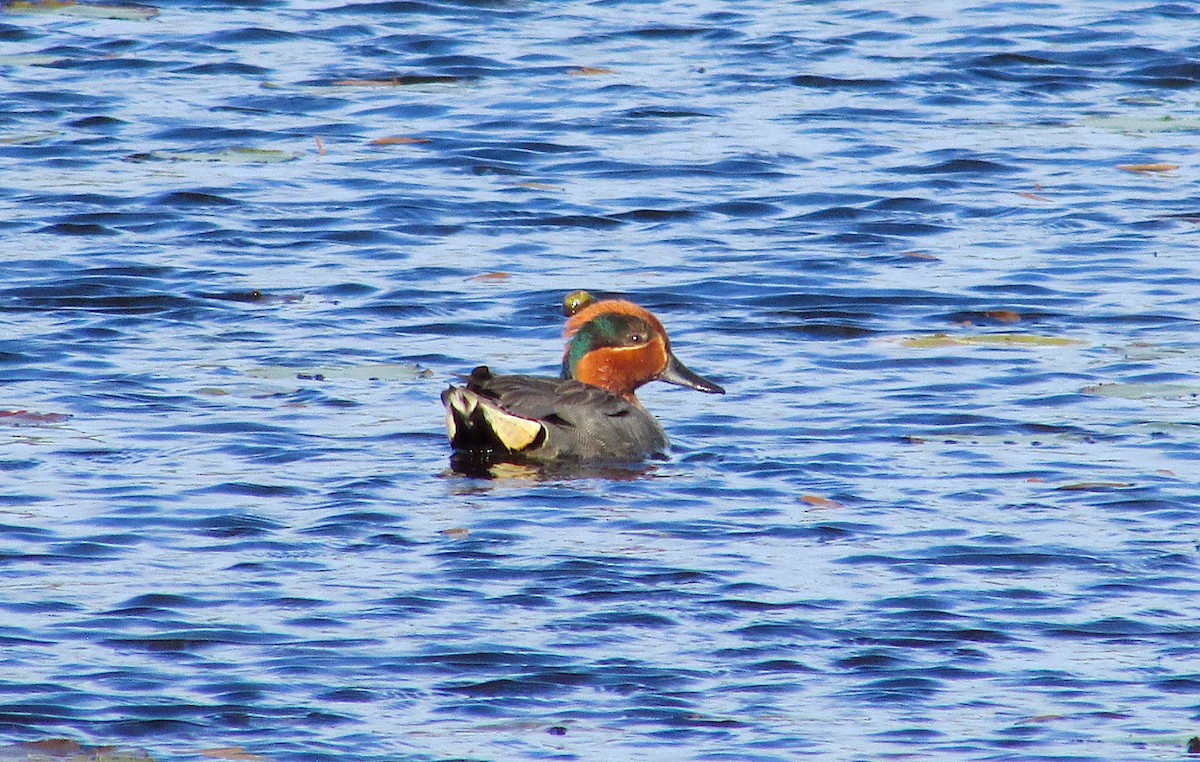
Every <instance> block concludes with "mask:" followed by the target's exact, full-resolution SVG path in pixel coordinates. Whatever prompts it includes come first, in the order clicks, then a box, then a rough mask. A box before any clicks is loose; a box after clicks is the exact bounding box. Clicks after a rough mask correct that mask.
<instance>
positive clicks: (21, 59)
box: [0, 53, 62, 66]
mask: <svg viewBox="0 0 1200 762" xmlns="http://www.w3.org/2000/svg"><path fill="white" fill-rule="evenodd" d="M61 60H62V56H56V55H51V54H48V53H17V54H16V55H11V56H0V66H45V65H47V64H52V63H54V62H55V61H61Z"/></svg>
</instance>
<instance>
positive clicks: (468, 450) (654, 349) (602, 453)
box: [442, 291, 725, 463]
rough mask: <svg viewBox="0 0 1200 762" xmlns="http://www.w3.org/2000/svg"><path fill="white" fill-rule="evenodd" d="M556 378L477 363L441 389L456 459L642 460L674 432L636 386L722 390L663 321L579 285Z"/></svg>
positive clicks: (568, 301)
mask: <svg viewBox="0 0 1200 762" xmlns="http://www.w3.org/2000/svg"><path fill="white" fill-rule="evenodd" d="M563 313H564V314H565V315H566V316H567V317H568V320H567V323H566V327H565V328H564V330H563V338H564V339H565V340H566V346H565V348H564V350H563V357H562V374H561V376H559V377H558V378H554V377H550V376H531V375H500V374H495V373H492V371H491V369H489V368H488V367H487V366H486V365H480V366H479V367H477V368H475V369H474V370H472V371H471V373H470V375H469V376H466V377H465V378H464V380H465V382H466V383H465V385H463V386H454V385H451V386H450V387H449V388H448V389H446V390H445V391H443V392H442V404H443V405H444V406H445V408H446V434H447V436H448V437H449V440H450V446H451V448H452V449H453V451H454V454H455V456H456V457H460V458H461V457H469V458H475V459H483V460H487V461H507V462H532V463H555V462H610V463H618V462H637V461H642V460H645V459H646V458H649V457H660V456H665V455H666V453H667V452H668V449H669V446H670V442H669V440H668V439H667V434H666V432H665V431H664V430H663V428H662V426H661V425H660V424H659V422H658V420H657V419H655V417H654V416H653V415H651V414H650V412H649V411H647V410H646V408H644V407H643V406H642V403H641V402H640V401H639V400H638V398H637V396H636V395H635V392H636V391H637V390H638V389H639V388H640V387H642V386H643V385H645V384H648V383H650V382H651V381H663V382H666V383H668V384H674V385H677V386H682V387H686V388H688V389H694V390H696V391H700V392H705V393H707V394H724V393H725V390H724V389H723V388H722V387H721V386H719V385H717V384H716V383H714V382H712V381H709V380H708V379H706V378H704V377H702V376H699V375H697V374H696V373H694V372H692V371H691V370H689V369H688V367H687V366H686V365H684V364H683V363H682V362H681V361H680V360H679V358H677V357H676V356H675V354H674V352H672V351H671V341H670V339H669V338H668V337H667V332H666V329H665V328H663V325H662V323H661V322H660V321H659V319H658V318H656V317H655V316H654V315H653V314H651V313H650V311H649V310H647V309H645V308H643V307H640V306H638V305H637V304H634V303H633V302H630V301H627V300H624V299H595V298H593V297H592V296H591V295H590V294H589V293H587V292H586V291H573V292H571V293H570V294H567V296H566V297H565V298H564V299H563Z"/></svg>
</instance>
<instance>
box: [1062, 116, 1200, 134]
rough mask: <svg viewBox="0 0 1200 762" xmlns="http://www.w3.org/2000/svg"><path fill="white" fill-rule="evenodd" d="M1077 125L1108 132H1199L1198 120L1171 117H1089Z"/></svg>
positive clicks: (1199, 122) (1199, 121) (1199, 120)
mask: <svg viewBox="0 0 1200 762" xmlns="http://www.w3.org/2000/svg"><path fill="white" fill-rule="evenodd" d="M1078 124H1079V126H1080V127H1090V128H1092V129H1095V130H1108V131H1110V132H1200V119H1178V118H1176V117H1173V116H1157V117H1152V116H1089V117H1084V118H1083V119H1080V120H1079V122H1078Z"/></svg>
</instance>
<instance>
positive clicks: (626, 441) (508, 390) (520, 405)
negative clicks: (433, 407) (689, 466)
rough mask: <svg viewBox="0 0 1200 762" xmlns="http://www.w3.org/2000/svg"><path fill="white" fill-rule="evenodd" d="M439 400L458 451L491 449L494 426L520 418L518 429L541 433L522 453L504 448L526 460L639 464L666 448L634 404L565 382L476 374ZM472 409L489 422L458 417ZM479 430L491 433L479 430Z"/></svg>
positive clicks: (494, 440)
mask: <svg viewBox="0 0 1200 762" xmlns="http://www.w3.org/2000/svg"><path fill="white" fill-rule="evenodd" d="M443 401H445V402H446V406H447V411H448V413H449V414H450V415H451V416H455V410H458V411H459V413H460V414H459V415H458V416H457V417H456V418H454V421H453V422H452V424H451V431H452V433H451V442H452V444H453V445H454V447H455V449H459V450H470V449H495V447H496V445H497V444H498V442H497V436H496V431H495V429H496V428H497V427H496V425H495V424H496V422H497V419H498V418H499V417H501V416H503V415H504V414H507V415H509V416H515V417H516V418H518V419H521V421H519V422H517V424H516V425H518V426H524V425H525V424H524V423H523V422H536V424H537V425H539V426H540V427H541V429H540V431H536V432H534V429H533V428H532V427H529V429H528V430H529V431H531V432H534V433H533V434H532V435H531V436H530V437H529V439H530V441H529V443H528V445H527V446H525V447H523V448H522V449H514V448H511V447H510V448H507V449H509V450H510V451H513V452H519V453H520V454H521V455H523V456H525V457H529V458H532V459H534V460H611V461H627V460H640V459H641V458H644V457H646V456H648V455H656V454H660V453H665V452H666V451H667V447H668V442H667V435H666V433H665V432H664V431H663V429H662V427H661V426H660V425H659V423H658V421H656V420H655V419H654V416H652V415H650V414H649V413H648V412H646V410H645V409H644V408H642V407H641V405H638V404H637V403H635V402H630V401H629V400H626V399H625V398H623V397H619V396H617V395H614V394H610V393H609V392H606V391H604V390H603V389H598V388H596V387H594V386H588V385H587V384H582V383H580V382H578V381H575V380H572V379H558V378H547V377H543V376H523V375H513V376H494V375H492V374H491V373H490V372H489V371H488V370H487V369H486V368H477V369H476V370H475V371H474V372H473V373H472V374H471V377H470V380H469V382H468V384H467V386H466V388H461V387H451V388H450V389H449V390H447V392H446V393H445V394H444V395H443ZM479 405H482V406H484V407H486V408H489V410H488V412H489V413H490V414H491V415H490V416H484V415H478V416H471V415H466V414H463V411H465V410H467V409H468V408H470V411H473V410H474V409H475V408H474V407H473V406H479ZM485 419H489V420H485ZM481 424H482V425H484V426H486V427H487V428H489V429H491V430H490V431H481V430H479V429H480V426H481ZM503 441H505V440H504V438H503V437H501V438H500V442H503Z"/></svg>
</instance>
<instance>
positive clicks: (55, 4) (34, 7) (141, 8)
mask: <svg viewBox="0 0 1200 762" xmlns="http://www.w3.org/2000/svg"><path fill="white" fill-rule="evenodd" d="M0 9H2V10H3V11H4V12H5V13H56V14H59V15H62V16H79V17H82V18H90V19H121V20H124V21H149V20H150V19H152V18H155V17H157V16H158V9H157V8H151V7H150V6H148V5H93V4H91V3H77V2H75V1H74V0H8V2H5V3H3V4H0Z"/></svg>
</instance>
